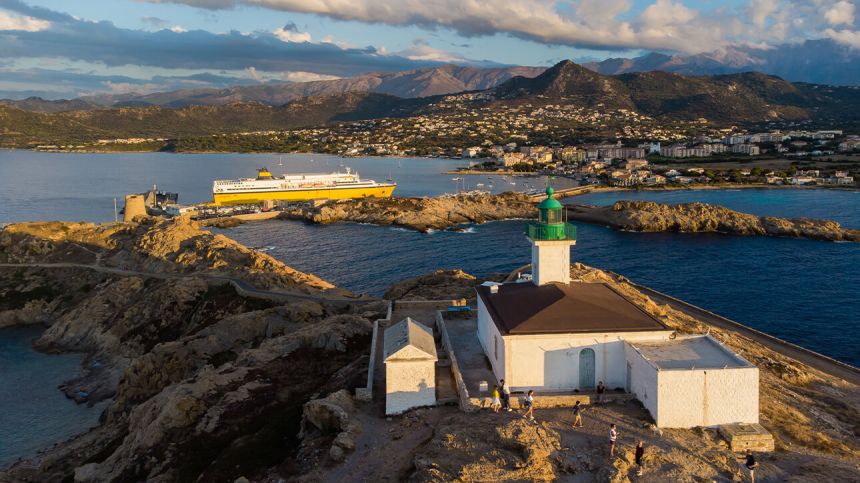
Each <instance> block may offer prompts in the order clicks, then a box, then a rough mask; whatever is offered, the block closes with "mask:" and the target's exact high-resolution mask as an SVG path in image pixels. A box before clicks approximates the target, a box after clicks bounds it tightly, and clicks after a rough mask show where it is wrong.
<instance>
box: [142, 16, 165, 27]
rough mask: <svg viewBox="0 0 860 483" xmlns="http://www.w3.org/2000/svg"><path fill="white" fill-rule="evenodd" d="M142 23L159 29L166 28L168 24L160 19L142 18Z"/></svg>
mask: <svg viewBox="0 0 860 483" xmlns="http://www.w3.org/2000/svg"><path fill="white" fill-rule="evenodd" d="M140 21H141V22H143V23H145V24H148V25H152V26H153V27H155V28H159V29H160V28H164V27H165V26H167V23H168V22H167V20H164V19H163V18H158V17H141V18H140Z"/></svg>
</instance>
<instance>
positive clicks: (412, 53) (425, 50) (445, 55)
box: [395, 39, 464, 62]
mask: <svg viewBox="0 0 860 483" xmlns="http://www.w3.org/2000/svg"><path fill="white" fill-rule="evenodd" d="M395 54H396V55H399V56H402V57H406V58H407V59H412V60H431V61H436V62H463V61H464V59H463V57H462V56H461V55H459V54H456V53H454V52H449V51H446V50H441V49H437V48H435V47H432V46H431V45H430V44H429V43H427V41H426V40H424V39H415V40H414V41H412V45H411V46H409V47H408V48H406V49H404V50H401V51H399V52H395Z"/></svg>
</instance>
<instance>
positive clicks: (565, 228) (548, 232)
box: [528, 222, 576, 240]
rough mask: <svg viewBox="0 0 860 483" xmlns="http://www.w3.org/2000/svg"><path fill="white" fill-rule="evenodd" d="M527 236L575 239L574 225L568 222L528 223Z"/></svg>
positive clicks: (541, 238) (547, 238)
mask: <svg viewBox="0 0 860 483" xmlns="http://www.w3.org/2000/svg"><path fill="white" fill-rule="evenodd" d="M528 236H529V238H531V239H532V240H576V226H574V225H572V224H570V223H567V222H565V223H558V224H550V225H544V224H537V223H529V225H528Z"/></svg>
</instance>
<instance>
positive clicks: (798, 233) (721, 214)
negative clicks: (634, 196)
mask: <svg viewBox="0 0 860 483" xmlns="http://www.w3.org/2000/svg"><path fill="white" fill-rule="evenodd" d="M567 214H568V216H569V217H570V219H571V220H576V221H582V222H586V223H595V224H599V225H606V226H610V227H612V228H615V229H619V230H627V231H640V232H665V231H672V232H685V233H696V232H711V233H726V234H731V235H767V236H781V237H790V238H810V239H814V240H830V241H849V242H860V230H852V229H846V228H843V227H842V226H841V225H840V224H839V223H837V222H835V221H831V220H812V219H809V218H778V217H774V216H756V215H751V214H748V213H740V212H737V211H733V210H730V209H728V208H725V207H723V206H716V205H709V204H705V203H683V204H678V205H668V204H661V203H655V202H653V201H616V202H615V203H614V204H613V205H611V206H585V205H568V207H567Z"/></svg>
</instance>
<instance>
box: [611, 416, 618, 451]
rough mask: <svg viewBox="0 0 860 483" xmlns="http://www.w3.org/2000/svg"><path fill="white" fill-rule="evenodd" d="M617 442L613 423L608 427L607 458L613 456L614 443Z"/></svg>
mask: <svg viewBox="0 0 860 483" xmlns="http://www.w3.org/2000/svg"><path fill="white" fill-rule="evenodd" d="M617 441H618V430H617V429H615V423H612V424H610V425H609V457H613V456H615V443H616V442H617Z"/></svg>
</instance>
